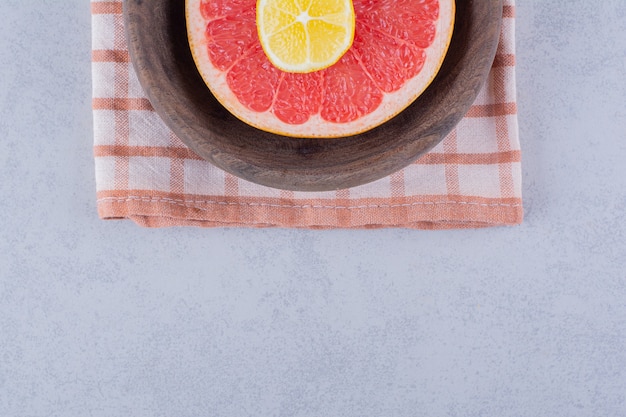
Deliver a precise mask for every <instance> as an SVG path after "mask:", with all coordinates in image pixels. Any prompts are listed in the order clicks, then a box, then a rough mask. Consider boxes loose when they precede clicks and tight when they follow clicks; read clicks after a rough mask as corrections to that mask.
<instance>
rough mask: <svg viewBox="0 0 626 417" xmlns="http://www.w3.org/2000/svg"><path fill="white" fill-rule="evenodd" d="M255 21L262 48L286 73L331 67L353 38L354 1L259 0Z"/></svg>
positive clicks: (272, 61) (306, 71)
mask: <svg viewBox="0 0 626 417" xmlns="http://www.w3.org/2000/svg"><path fill="white" fill-rule="evenodd" d="M256 22H257V30H258V33H259V41H260V42H261V46H262V47H263V51H265V54H266V55H267V57H268V58H269V60H270V62H271V63H272V64H274V66H276V67H277V68H279V69H281V70H283V71H286V72H298V73H308V72H313V71H319V70H321V69H324V68H328V67H330V66H331V65H333V64H335V63H336V62H337V61H339V59H340V58H341V57H342V56H343V55H344V54H345V53H346V51H347V50H348V49H350V46H351V45H352V41H353V39H354V27H355V16H354V7H353V6H352V0H258V1H257V6H256Z"/></svg>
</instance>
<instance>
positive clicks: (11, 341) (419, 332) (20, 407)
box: [0, 0, 626, 417]
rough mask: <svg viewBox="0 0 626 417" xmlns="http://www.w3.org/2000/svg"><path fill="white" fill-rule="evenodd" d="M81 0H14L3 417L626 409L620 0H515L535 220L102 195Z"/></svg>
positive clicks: (8, 3)
mask: <svg viewBox="0 0 626 417" xmlns="http://www.w3.org/2000/svg"><path fill="white" fill-rule="evenodd" d="M89 10H90V9H89V2H88V1H87V0H63V1H58V0H41V1H39V2H34V1H29V0H2V1H1V2H0V16H2V20H3V23H2V25H0V87H1V88H0V132H1V137H0V416H2V417H26V416H28V417H56V416H59V417H60V416H63V417H74V416H77V417H78V416H81V417H82V416H93V417H117V416H120V417H121V416H124V417H127V416H134V417H143V416H146V417H147V416H164V417H165V416H168V417H169V416H178V417H185V416H229V417H230V416H233V417H234V416H255V417H258V416H316V417H317V416H394V417H395V416H411V417H413V416H498V417H506V416H551V417H553V416H623V415H626V214H625V211H626V104H625V102H626V81H624V80H625V78H626V77H625V75H626V36H624V33H626V2H623V1H622V0H607V1H603V2H590V1H589V0H568V1H564V0H558V1H557V0H545V1H540V0H535V1H524V0H519V1H518V8H517V14H518V22H517V27H518V32H517V33H518V35H517V36H518V87H519V111H520V132H521V139H522V146H523V167H524V199H525V209H526V220H525V223H524V224H523V225H522V226H520V227H515V228H499V229H489V230H478V231H446V232H423V231H406V230H380V231H324V232H320V231H296V230H222V229H215V230H198V229H169V230H144V229H140V228H138V227H136V226H134V225H133V224H132V223H130V222H103V221H100V220H98V219H97V216H96V208H95V184H94V173H93V171H94V168H93V159H92V151H91V140H92V134H91V112H90V103H91V100H90V89H91V84H90V16H89Z"/></svg>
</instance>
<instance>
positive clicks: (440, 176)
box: [91, 0, 522, 229]
mask: <svg viewBox="0 0 626 417" xmlns="http://www.w3.org/2000/svg"><path fill="white" fill-rule="evenodd" d="M91 11H92V32H93V52H92V61H93V114H94V142H95V143H94V154H95V163H96V186H97V199H98V213H99V215H100V217H101V218H103V219H121V218H122V219H124V218H125V219H132V220H133V221H135V222H136V223H138V224H140V225H142V226H148V227H164V226H185V225H193V226H205V227H216V226H241V227H269V226H275V227H299V228H376V227H405V228H419V229H450V228H473V227H485V226H497V225H514V224H518V223H520V222H521V221H522V201H521V166H520V147H519V141H518V128H517V109H516V97H515V49H514V46H515V42H514V41H515V39H514V34H515V32H514V31H515V26H514V24H515V19H514V17H515V4H514V0H505V7H504V24H503V27H502V34H501V39H500V45H499V48H498V52H497V56H496V59H495V63H494V64H493V68H492V70H491V74H490V76H489V79H488V81H487V83H486V85H485V87H484V89H483V91H482V92H481V93H480V95H479V97H478V98H477V100H476V102H475V103H474V105H473V106H472V107H471V109H470V111H469V112H468V114H467V115H466V117H465V118H464V119H463V120H462V121H461V122H460V123H459V125H458V126H457V127H456V128H455V129H454V130H453V131H452V132H451V133H450V134H449V136H448V137H447V138H446V139H445V140H444V141H443V142H442V143H440V144H439V145H438V146H437V147H436V148H434V149H433V150H432V151H431V152H430V153H428V154H426V155H424V156H423V157H422V158H420V159H419V160H418V161H417V162H415V163H414V164H412V165H410V166H408V167H407V168H405V169H403V170H401V171H399V172H397V173H395V174H392V175H390V176H388V177H386V178H383V179H381V180H378V181H376V182H373V183H370V184H366V185H363V186H359V187H354V188H350V189H345V190H339V191H333V192H313V193H311V192H292V191H281V190H277V189H273V188H268V187H264V186H260V185H256V184H253V183H250V182H247V181H245V180H242V179H239V178H237V177H234V176H232V175H230V174H228V173H225V172H224V171H222V170H220V169H219V168H216V167H215V166H213V165H211V164H210V163H208V162H205V161H204V160H202V159H201V158H199V157H198V156H197V155H195V154H194V153H193V152H191V151H190V150H188V149H187V148H186V147H185V145H184V144H183V143H182V142H181V141H180V140H179V139H178V138H177V137H176V136H175V135H174V134H173V133H172V132H171V131H170V130H169V129H168V128H167V127H166V126H165V124H164V123H163V122H162V121H161V119H160V118H159V116H157V114H156V113H155V112H154V111H153V109H152V106H151V105H150V103H149V102H148V100H147V99H146V96H145V95H144V93H143V91H142V89H141V87H140V85H139V83H138V81H137V78H136V75H135V73H134V71H133V68H132V65H131V64H130V62H129V57H128V50H127V46H126V43H125V38H124V27H123V18H122V0H113V1H98V0H92V2H91Z"/></svg>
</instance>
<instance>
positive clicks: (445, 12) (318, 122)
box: [185, 0, 455, 138]
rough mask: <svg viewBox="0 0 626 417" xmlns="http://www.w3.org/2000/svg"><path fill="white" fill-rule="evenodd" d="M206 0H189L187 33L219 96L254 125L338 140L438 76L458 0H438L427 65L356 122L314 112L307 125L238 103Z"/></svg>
mask: <svg viewBox="0 0 626 417" xmlns="http://www.w3.org/2000/svg"><path fill="white" fill-rule="evenodd" d="M201 1H202V0H185V13H186V19H187V34H188V39H189V45H190V48H191V53H192V56H193V59H194V61H195V63H196V67H197V69H198V71H199V73H200V75H201V77H202V78H203V80H204V82H205V83H206V85H207V87H208V88H209V89H210V90H211V92H212V93H213V95H214V96H215V98H216V99H217V100H218V101H219V102H220V103H221V104H222V105H223V106H224V107H225V108H226V109H227V110H228V111H229V112H230V113H231V114H233V115H234V116H235V117H237V118H238V119H240V120H241V121H243V122H244V123H247V124H249V125H251V126H253V127H255V128H258V129H261V130H264V131H267V132H270V133H275V134H278V135H283V136H291V137H303V138H338V137H345V136H352V135H357V134H360V133H364V132H366V131H368V130H371V129H373V128H375V127H378V126H380V125H381V124H383V123H385V122H386V121H388V120H390V119H391V118H393V117H395V116H397V115H398V114H400V113H401V112H402V111H403V110H404V109H405V108H407V107H408V106H409V105H411V104H412V103H413V102H414V101H415V100H416V99H417V98H418V97H419V96H420V95H421V94H422V93H423V92H424V91H425V90H426V88H427V87H428V86H429V85H430V84H431V83H432V81H433V80H434V79H435V77H436V75H437V73H438V72H439V69H440V68H441V65H442V64H443V61H444V58H445V56H446V53H447V51H448V47H449V46H450V41H451V39H452V32H453V29H454V20H455V0H440V1H439V18H438V20H437V22H436V36H435V39H434V40H433V42H432V44H431V46H430V47H429V48H428V49H427V56H426V61H425V63H424V66H423V68H422V70H421V71H420V73H419V74H417V75H416V76H415V77H413V78H411V79H409V80H408V81H407V82H406V83H405V84H404V86H403V87H402V88H400V89H399V90H397V91H394V92H391V93H385V94H383V99H382V102H381V103H380V105H379V106H378V107H377V108H376V109H375V110H374V111H373V112H371V113H369V114H366V115H364V116H362V117H360V118H359V119H357V120H354V121H350V122H345V123H333V122H329V121H326V120H324V119H322V118H321V116H320V115H319V114H316V115H313V116H311V117H310V118H309V120H308V121H306V122H305V123H302V124H288V123H285V122H283V121H281V120H279V119H278V118H276V117H275V116H274V114H272V112H271V111H270V110H268V111H265V112H256V111H253V110H251V109H249V108H247V107H245V106H244V105H243V104H241V103H240V102H239V100H238V99H237V98H236V97H235V95H234V94H233V93H232V91H231V89H230V87H229V86H228V83H227V81H226V75H227V72H226V71H220V70H219V69H217V68H216V67H214V66H213V64H212V62H211V59H210V57H209V53H208V41H207V39H206V37H205V27H206V21H205V20H204V18H203V16H202V15H201V13H200V3H201Z"/></svg>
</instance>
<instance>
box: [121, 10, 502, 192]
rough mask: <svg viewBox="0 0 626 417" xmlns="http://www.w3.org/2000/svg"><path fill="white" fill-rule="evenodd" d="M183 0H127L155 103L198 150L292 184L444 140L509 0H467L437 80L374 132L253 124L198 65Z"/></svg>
mask: <svg viewBox="0 0 626 417" xmlns="http://www.w3.org/2000/svg"><path fill="white" fill-rule="evenodd" d="M184 9H185V7H184V2H183V1H180V0H151V1H150V2H145V1H142V0H126V1H125V2H124V15H125V24H126V34H127V40H128V47H129V52H130V56H131V61H132V63H133V65H134V68H135V71H136V72H137V76H138V78H139V81H140V83H141V85H142V87H143V88H144V90H145V92H146V94H147V96H148V98H149V100H150V102H151V103H152V105H153V107H154V108H155V110H156V111H157V113H158V114H159V115H160V116H161V118H162V119H163V120H164V122H165V123H166V124H167V125H168V126H169V127H170V128H171V129H172V130H173V131H174V133H175V134H176V135H177V136H178V137H179V138H180V139H181V140H182V141H183V142H184V143H185V144H186V145H187V146H189V147H190V148H191V149H192V150H193V151H194V152H196V153H197V154H198V155H199V156H201V157H202V158H204V159H206V160H208V161H209V162H211V163H213V164H215V165H217V166H218V167H220V168H222V169H223V170H225V171H227V172H230V173H232V174H234V175H237V176H239V177H241V178H244V179H246V180H249V181H252V182H255V183H258V184H262V185H266V186H270V187H275V188H282V189H288V190H300V191H322V190H333V189H340V188H348V187H353V186H357V185H361V184H364V183H367V182H370V181H374V180H377V179H379V178H382V177H385V176H387V175H389V174H391V173H393V172H395V171H397V170H400V169H402V168H404V167H405V166H407V165H409V164H411V163H412V162H414V161H415V160H416V159H417V158H418V157H419V156H420V155H422V154H423V153H425V152H427V151H428V150H430V149H431V148H432V147H433V146H435V145H436V144H437V143H439V142H440V141H441V140H442V139H443V138H444V137H445V136H446V135H447V134H448V133H449V132H450V130H451V129H452V128H453V127H454V126H455V125H456V124H457V123H458V122H459V121H460V120H461V118H462V117H463V116H464V115H465V113H466V112H467V110H468V109H469V107H470V106H471V104H472V103H473V102H474V100H475V99H476V96H477V95H478V92H479V91H480V88H481V87H482V85H483V83H484V81H485V79H486V77H487V75H488V73H489V69H490V68H491V64H492V62H493V59H494V56H495V52H496V47H497V44H498V38H499V33H500V23H501V20H502V0H482V1H479V2H477V1H472V0H457V1H456V21H455V27H454V33H453V35H452V40H451V43H450V47H449V49H448V53H447V55H446V58H445V60H444V63H443V65H442V67H441V69H440V71H439V73H438V75H437V77H436V78H435V80H434V81H433V82H432V84H431V85H430V86H429V87H428V88H427V89H426V91H425V92H424V93H423V94H422V95H421V96H420V97H419V98H418V99H417V100H416V101H415V102H414V103H413V104H411V105H410V106H409V107H407V108H406V109H405V110H404V111H403V112H402V113H400V114H399V115H398V116H396V117H394V118H393V119H391V120H389V121H388V122H386V123H384V124H382V125H380V126H379V127H377V128H375V129H373V130H370V131H368V132H365V133H362V134H359V135H354V136H349V137H343V138H333V139H315V138H292V137H286V136H280V135H275V134H272V133H268V132H264V131H261V130H258V129H256V128H253V127H251V126H249V125H247V124H245V123H243V122H242V121H240V120H239V119H237V118H236V117H234V116H232V115H231V114H230V113H229V112H228V111H227V110H226V109H224V107H222V105H221V104H220V103H219V102H218V101H217V100H216V99H215V98H214V97H213V95H212V94H211V92H210V91H209V89H208V88H207V87H206V86H205V84H204V81H203V80H202V78H201V77H200V75H199V74H198V71H197V70H196V66H195V63H194V61H193V58H192V56H191V52H190V49H189V45H188V42H187V34H186V28H185V10H184Z"/></svg>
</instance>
